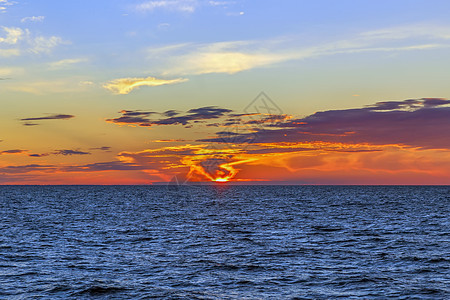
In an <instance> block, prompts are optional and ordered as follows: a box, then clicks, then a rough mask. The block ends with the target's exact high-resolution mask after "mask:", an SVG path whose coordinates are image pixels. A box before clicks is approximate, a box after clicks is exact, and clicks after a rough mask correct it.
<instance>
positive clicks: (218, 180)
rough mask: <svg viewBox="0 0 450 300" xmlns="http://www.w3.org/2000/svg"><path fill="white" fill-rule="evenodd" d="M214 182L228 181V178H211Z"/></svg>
mask: <svg viewBox="0 0 450 300" xmlns="http://www.w3.org/2000/svg"><path fill="white" fill-rule="evenodd" d="M213 181H214V182H228V181H229V179H228V178H216V179H214V180H213Z"/></svg>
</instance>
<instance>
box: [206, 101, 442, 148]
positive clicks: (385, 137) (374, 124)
mask: <svg viewBox="0 0 450 300" xmlns="http://www.w3.org/2000/svg"><path fill="white" fill-rule="evenodd" d="M449 104H450V100H446V99H440V98H423V99H416V100H415V99H409V100H405V101H393V102H378V103H376V104H374V105H372V106H368V107H364V108H356V109H346V110H329V111H322V112H317V113H314V114H312V115H310V116H307V117H305V118H300V119H288V120H285V121H283V122H276V123H271V124H268V125H266V127H265V128H255V131H256V135H257V137H258V138H257V139H256V141H255V142H257V143H279V142H320V141H323V142H337V143H369V144H377V145H388V144H402V145H409V146H413V147H421V148H434V149H450V139H449V134H448V133H449V132H450V107H449V106H448V105H449ZM250 135H251V134H249V133H243V134H241V135H240V137H241V139H237V138H236V136H233V137H228V139H229V141H228V140H227V139H225V141H224V137H223V136H222V134H220V135H219V136H218V137H216V138H212V139H202V140H199V141H201V142H221V143H223V142H234V141H239V140H245V138H246V137H249V136H250Z"/></svg>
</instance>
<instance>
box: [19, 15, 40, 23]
mask: <svg viewBox="0 0 450 300" xmlns="http://www.w3.org/2000/svg"><path fill="white" fill-rule="evenodd" d="M44 19H45V17H44V16H32V17H25V18H22V20H20V22H22V23H25V22H43V21H44Z"/></svg>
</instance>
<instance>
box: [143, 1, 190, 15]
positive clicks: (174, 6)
mask: <svg viewBox="0 0 450 300" xmlns="http://www.w3.org/2000/svg"><path fill="white" fill-rule="evenodd" d="M197 5H198V2H197V1H196V0H158V1H147V2H144V3H141V4H138V5H136V10H137V11H139V12H153V11H154V10H157V9H164V10H168V11H179V12H185V13H193V12H194V11H195V9H196V7H197Z"/></svg>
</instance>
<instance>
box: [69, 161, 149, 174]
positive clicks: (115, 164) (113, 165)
mask: <svg viewBox="0 0 450 300" xmlns="http://www.w3.org/2000/svg"><path fill="white" fill-rule="evenodd" d="M145 169H147V168H146V167H143V166H138V165H136V164H131V163H124V162H120V161H110V162H100V163H93V164H86V165H81V166H65V167H63V168H62V169H61V170H62V171H65V172H99V171H133V170H145Z"/></svg>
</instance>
